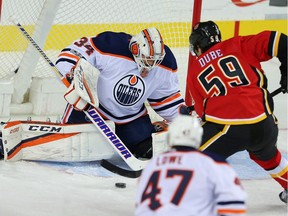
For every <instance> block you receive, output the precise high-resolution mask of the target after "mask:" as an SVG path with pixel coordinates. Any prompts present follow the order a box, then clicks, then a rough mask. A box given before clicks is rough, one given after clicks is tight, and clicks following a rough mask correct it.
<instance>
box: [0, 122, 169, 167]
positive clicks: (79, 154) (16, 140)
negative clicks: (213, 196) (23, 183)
mask: <svg viewBox="0 0 288 216" xmlns="http://www.w3.org/2000/svg"><path fill="white" fill-rule="evenodd" d="M107 124H108V125H109V126H110V128H111V129H113V130H114V124H113V122H111V121H107ZM1 127H2V129H1V128H0V129H1V131H0V135H1V132H2V137H1V138H2V143H3V154H4V160H6V161H18V160H34V161H51V162H52V161H53V162H82V161H95V160H102V159H111V158H114V157H115V156H118V154H116V153H115V150H114V149H113V148H112V147H111V145H109V143H108V141H107V139H106V138H104V136H103V135H102V134H101V133H100V132H99V130H97V128H95V126H94V125H93V124H59V123H49V122H36V121H11V122H8V123H5V124H3V125H1ZM165 136H166V132H160V133H155V134H153V143H154V144H153V154H155V155H157V154H159V153H162V152H163V151H166V150H167V146H166V143H165ZM0 141H1V139H0ZM0 145H1V142H0ZM1 147H2V146H1ZM117 148H118V149H119V150H123V151H125V149H126V148H125V146H121V145H119V146H117ZM0 149H1V148H0ZM0 152H1V150H0ZM124 153H125V152H124Z"/></svg>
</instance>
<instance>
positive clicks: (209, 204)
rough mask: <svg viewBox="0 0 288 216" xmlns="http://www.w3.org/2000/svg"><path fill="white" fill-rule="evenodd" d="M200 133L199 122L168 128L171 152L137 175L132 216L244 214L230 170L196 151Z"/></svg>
mask: <svg viewBox="0 0 288 216" xmlns="http://www.w3.org/2000/svg"><path fill="white" fill-rule="evenodd" d="M202 133H203V129H202V127H201V125H200V123H199V120H198V119H197V118H195V117H191V116H187V115H180V116H178V117H176V119H175V120H174V121H173V122H172V123H171V124H170V125H169V128H168V135H167V142H168V145H169V146H171V150H170V151H168V152H165V153H162V154H161V155H158V156H156V157H155V158H153V159H152V160H151V161H150V162H149V164H148V165H147V166H146V167H145V169H144V170H143V171H142V174H141V176H140V179H139V182H138V187H137V194H136V212H135V215H137V216H140V215H145V216H152V215H159V216H160V215H165V216H166V215H201V216H220V215H222V216H225V215H227V216H228V215H229V216H240V215H241V216H243V215H246V204H245V201H246V193H245V191H244V190H243V188H242V186H241V184H240V181H239V179H238V177H237V175H236V173H235V171H234V170H233V169H232V167H231V166H230V165H229V164H228V163H227V162H226V161H225V160H224V159H223V158H222V157H219V156H216V155H212V154H209V155H208V154H205V153H202V152H201V151H198V150H197V149H198V147H199V146H200V143H201V138H202Z"/></svg>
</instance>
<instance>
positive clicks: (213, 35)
mask: <svg viewBox="0 0 288 216" xmlns="http://www.w3.org/2000/svg"><path fill="white" fill-rule="evenodd" d="M189 41H190V50H191V52H192V53H193V54H194V55H196V56H197V59H196V60H195V61H193V63H192V64H191V65H190V67H189V68H190V69H189V72H188V77H187V86H188V90H189V93H190V96H192V98H193V101H194V107H195V111H196V113H197V114H198V115H199V116H200V117H201V118H202V119H203V121H204V122H205V123H204V125H203V128H204V133H203V140H202V144H201V147H200V150H202V151H209V152H214V153H217V154H219V155H222V156H224V157H226V158H227V157H229V156H231V155H232V154H234V153H236V152H238V151H242V150H247V151H248V152H249V155H250V158H251V159H252V160H253V161H255V162H256V163H257V164H258V165H260V166H261V167H262V168H263V169H265V170H266V171H267V172H268V173H269V174H270V175H271V177H273V178H274V179H275V180H276V181H277V182H278V183H279V184H280V185H281V186H282V187H283V189H284V191H283V192H281V193H280V199H281V200H282V201H283V202H285V203H287V196H288V194H287V189H288V187H287V177H288V174H287V173H288V162H287V160H286V159H285V158H284V157H282V155H281V153H280V152H279V150H278V149H277V146H276V143H277V137H278V126H277V119H276V117H275V116H274V115H273V99H272V97H271V96H270V93H269V92H268V90H267V78H266V77H265V74H264V71H263V70H262V68H261V65H260V62H264V61H267V60H270V59H271V58H272V57H277V58H278V59H279V61H280V63H281V66H280V71H281V80H280V85H281V90H282V92H283V93H287V91H288V90H287V35H285V34H283V33H280V32H276V31H263V32H260V33H259V34H256V35H248V36H236V37H234V38H231V39H228V40H225V41H222V40H221V33H220V31H219V29H218V26H217V25H216V23H214V22H212V21H208V22H200V23H198V24H196V25H195V26H194V27H193V30H192V33H191V35H190V38H189Z"/></svg>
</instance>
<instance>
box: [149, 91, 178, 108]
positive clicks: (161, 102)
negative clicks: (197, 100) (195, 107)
mask: <svg viewBox="0 0 288 216" xmlns="http://www.w3.org/2000/svg"><path fill="white" fill-rule="evenodd" d="M180 97H181V94H180V93H179V92H178V93H176V94H174V95H172V96H170V97H167V98H165V99H164V100H161V101H159V102H152V101H151V102H150V105H151V106H152V107H153V106H160V105H163V104H167V103H169V102H171V101H173V100H174V99H176V98H180Z"/></svg>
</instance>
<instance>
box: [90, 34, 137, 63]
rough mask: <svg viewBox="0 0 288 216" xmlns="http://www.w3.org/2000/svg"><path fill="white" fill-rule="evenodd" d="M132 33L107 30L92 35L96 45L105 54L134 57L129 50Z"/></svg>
mask: <svg viewBox="0 0 288 216" xmlns="http://www.w3.org/2000/svg"><path fill="white" fill-rule="evenodd" d="M131 37H132V36H131V35H130V34H127V33H125V32H112V31H105V32H102V33H100V34H98V35H97V36H95V37H92V38H91V39H92V42H93V45H94V47H95V48H96V49H97V50H98V51H99V52H101V53H103V54H108V55H109V54H111V55H119V56H125V57H128V58H131V59H133V56H132V54H131V52H130V51H129V42H130V39H131Z"/></svg>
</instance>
